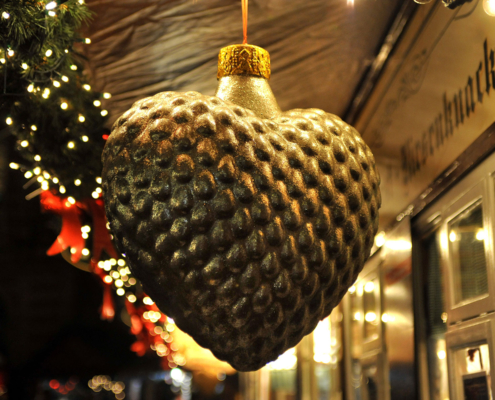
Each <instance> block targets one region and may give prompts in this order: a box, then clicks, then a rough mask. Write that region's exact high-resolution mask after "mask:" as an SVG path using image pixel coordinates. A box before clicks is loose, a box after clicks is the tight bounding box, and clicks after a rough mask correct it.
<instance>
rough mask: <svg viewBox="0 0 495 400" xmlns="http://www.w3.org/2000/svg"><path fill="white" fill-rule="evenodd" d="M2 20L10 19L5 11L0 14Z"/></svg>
mask: <svg viewBox="0 0 495 400" xmlns="http://www.w3.org/2000/svg"><path fill="white" fill-rule="evenodd" d="M2 18H4V19H9V18H10V14H9V13H8V12H7V11H4V12H3V13H2Z"/></svg>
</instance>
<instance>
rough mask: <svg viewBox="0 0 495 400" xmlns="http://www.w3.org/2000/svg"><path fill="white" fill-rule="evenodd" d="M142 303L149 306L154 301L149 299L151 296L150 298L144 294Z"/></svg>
mask: <svg viewBox="0 0 495 400" xmlns="http://www.w3.org/2000/svg"><path fill="white" fill-rule="evenodd" d="M143 303H144V304H146V305H148V306H151V305H152V304H153V303H154V301H153V300H151V298H150V297H148V296H146V297H145V298H144V299H143Z"/></svg>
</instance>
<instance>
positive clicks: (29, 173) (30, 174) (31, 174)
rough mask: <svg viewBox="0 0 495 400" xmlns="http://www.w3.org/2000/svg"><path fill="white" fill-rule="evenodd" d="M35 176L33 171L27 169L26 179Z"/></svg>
mask: <svg viewBox="0 0 495 400" xmlns="http://www.w3.org/2000/svg"><path fill="white" fill-rule="evenodd" d="M32 177H33V173H32V172H31V171H27V172H26V173H25V174H24V178H26V179H30V178H32Z"/></svg>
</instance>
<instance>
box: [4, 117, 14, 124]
mask: <svg viewBox="0 0 495 400" xmlns="http://www.w3.org/2000/svg"><path fill="white" fill-rule="evenodd" d="M13 122H14V121H13V120H12V118H10V117H7V119H6V120H5V123H6V124H7V125H12V123H13Z"/></svg>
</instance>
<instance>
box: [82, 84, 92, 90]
mask: <svg viewBox="0 0 495 400" xmlns="http://www.w3.org/2000/svg"><path fill="white" fill-rule="evenodd" d="M83 88H84V90H91V86H89V85H88V84H87V83H85V84H84V85H83Z"/></svg>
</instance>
